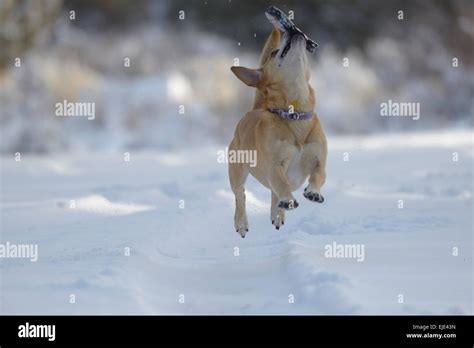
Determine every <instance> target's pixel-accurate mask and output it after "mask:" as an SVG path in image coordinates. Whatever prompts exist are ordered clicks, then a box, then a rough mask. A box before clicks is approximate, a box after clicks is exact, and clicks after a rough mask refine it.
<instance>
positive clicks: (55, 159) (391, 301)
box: [0, 78, 474, 314]
mask: <svg viewBox="0 0 474 348" xmlns="http://www.w3.org/2000/svg"><path fill="white" fill-rule="evenodd" d="M176 83H177V84H181V83H182V82H180V79H179V78H178V79H177V80H176ZM473 135H474V132H472V130H447V131H438V132H432V133H413V134H407V133H404V134H396V133H394V134H389V135H373V136H366V137H362V136H360V137H341V136H338V137H336V136H330V137H329V139H328V142H329V151H330V152H329V157H328V168H327V174H328V179H327V182H326V185H325V186H324V187H323V190H322V193H323V195H324V197H325V202H324V203H323V204H315V203H312V202H310V201H308V200H306V199H304V197H303V195H302V189H303V188H304V186H303V187H302V188H301V189H300V190H299V191H298V192H295V197H296V198H297V199H298V201H299V203H300V206H299V207H298V208H297V209H296V210H294V211H291V212H288V213H287V220H286V223H285V225H284V226H283V227H282V228H281V229H280V230H279V231H277V230H275V229H274V228H273V226H272V225H271V223H270V207H269V203H270V192H269V191H268V190H267V189H265V188H264V187H263V186H262V185H260V184H258V182H256V181H255V180H254V179H253V178H249V180H248V181H247V186H246V187H247V212H248V216H249V223H250V232H249V233H248V234H247V236H246V238H245V239H242V238H240V236H239V235H238V234H237V233H235V231H234V228H233V213H234V210H233V209H234V198H233V195H232V193H231V191H230V187H229V184H228V178H227V165H226V164H220V163H218V162H217V160H216V159H217V152H218V151H219V150H221V151H222V150H223V149H224V148H225V146H227V144H220V145H208V144H207V143H206V144H203V145H201V146H200V147H199V146H193V147H190V148H188V149H183V150H179V151H170V152H167V151H163V150H162V151H158V150H153V151H151V150H148V151H143V150H141V151H130V162H126V161H124V156H123V153H118V152H117V153H115V152H87V153H86V152H84V153H75V154H73V155H72V154H56V155H53V154H48V155H47V156H41V155H28V154H25V155H22V158H21V161H20V162H16V161H15V160H14V157H13V156H12V155H6V154H4V155H3V156H2V157H1V171H0V173H1V200H0V211H1V215H0V218H1V220H0V226H1V242H2V243H6V242H7V241H8V242H10V243H32V244H38V247H39V258H38V261H37V262H30V261H29V260H26V259H2V260H0V274H1V278H0V279H1V290H2V292H1V297H0V300H1V301H0V312H1V313H2V314H86V313H87V314H98V313H100V314H218V313H224V314H302V313H305V314H375V313H378V314H420V313H426V314H441V313H443V314H444V313H448V314H454V313H463V314H472V313H473V307H472V299H473V293H472V291H473V268H472V254H473V244H472V234H473V221H472V212H473V202H472V188H473V186H472V185H473V148H472V139H473ZM453 152H457V153H458V161H453ZM347 155H348V156H349V160H348V161H344V157H345V156H346V157H347ZM71 200H73V201H74V205H73V206H71ZM399 200H403V209H399V208H398V204H399ZM183 204H184V207H183ZM333 242H336V243H339V244H341V243H347V244H362V245H364V247H365V257H364V260H363V262H358V261H357V260H356V259H351V258H342V259H341V258H327V257H325V246H326V245H327V244H332V243H333ZM456 247H457V248H458V250H459V255H458V256H453V248H456ZM128 248H129V249H128ZM236 248H238V249H236ZM126 250H130V255H129V256H127V255H126ZM236 255H238V256H236ZM71 295H75V299H76V302H75V303H70V301H69V300H70V296H71ZM399 295H403V299H404V301H403V303H398V299H399ZM289 298H294V303H290V302H291V301H289ZM183 299H184V303H180V300H181V302H183V301H182V300H183Z"/></svg>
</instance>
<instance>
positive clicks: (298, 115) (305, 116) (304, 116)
mask: <svg viewBox="0 0 474 348" xmlns="http://www.w3.org/2000/svg"><path fill="white" fill-rule="evenodd" d="M268 111H270V112H271V113H273V114H277V115H278V116H280V117H282V118H285V119H287V120H293V121H296V120H309V119H311V117H313V112H312V111H307V112H298V111H295V112H289V111H288V110H283V109H275V108H269V109H268Z"/></svg>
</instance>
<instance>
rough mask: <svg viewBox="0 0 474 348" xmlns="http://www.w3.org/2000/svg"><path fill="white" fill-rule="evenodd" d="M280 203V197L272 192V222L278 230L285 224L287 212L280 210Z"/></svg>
mask: <svg viewBox="0 0 474 348" xmlns="http://www.w3.org/2000/svg"><path fill="white" fill-rule="evenodd" d="M278 203H279V201H278V196H277V194H276V193H275V192H273V191H272V208H271V214H270V218H271V220H272V225H274V226H275V228H276V229H277V230H279V229H280V226H281V225H284V224H285V210H284V209H282V208H279V207H278Z"/></svg>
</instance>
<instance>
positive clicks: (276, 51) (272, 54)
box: [270, 50, 279, 58]
mask: <svg viewBox="0 0 474 348" xmlns="http://www.w3.org/2000/svg"><path fill="white" fill-rule="evenodd" d="M278 51H279V50H275V51H273V52H272V53H271V54H270V57H272V58H274V57H275V56H276V54H277V53H278Z"/></svg>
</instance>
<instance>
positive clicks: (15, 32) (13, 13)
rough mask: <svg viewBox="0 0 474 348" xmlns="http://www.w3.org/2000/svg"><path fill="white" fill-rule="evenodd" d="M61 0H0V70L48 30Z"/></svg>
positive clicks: (58, 9)
mask: <svg viewBox="0 0 474 348" xmlns="http://www.w3.org/2000/svg"><path fill="white" fill-rule="evenodd" d="M61 6H62V1H61V0H19V1H18V0H2V1H0V47H1V50H0V70H2V69H4V68H5V67H6V66H8V65H12V64H13V63H14V59H15V58H17V57H21V55H22V54H23V52H24V51H26V50H27V49H29V48H30V47H32V46H33V45H34V43H35V40H36V39H37V37H38V36H39V35H41V34H42V33H45V32H47V31H49V32H51V30H52V28H53V26H54V23H55V22H56V18H57V16H58V14H59V13H60V11H61Z"/></svg>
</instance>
